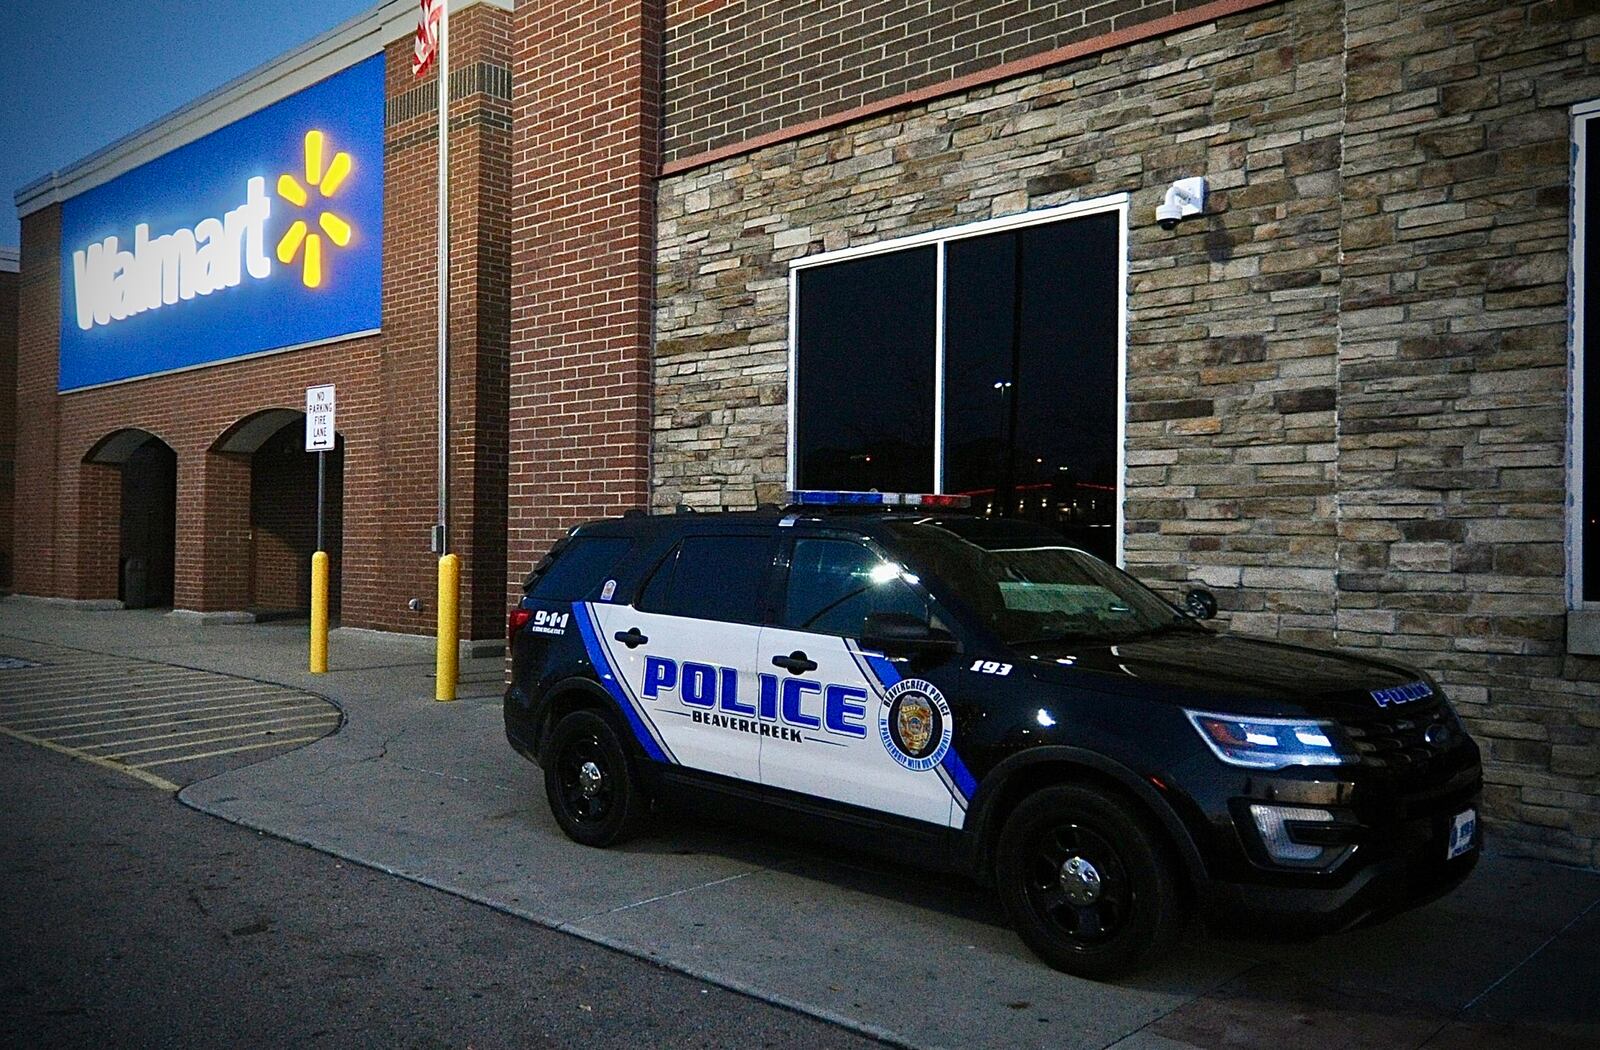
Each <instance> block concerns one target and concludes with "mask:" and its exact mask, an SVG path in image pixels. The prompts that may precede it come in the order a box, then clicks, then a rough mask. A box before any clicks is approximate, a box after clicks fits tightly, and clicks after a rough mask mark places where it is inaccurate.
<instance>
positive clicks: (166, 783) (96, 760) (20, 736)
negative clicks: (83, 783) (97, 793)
mask: <svg viewBox="0 0 1600 1050" xmlns="http://www.w3.org/2000/svg"><path fill="white" fill-rule="evenodd" d="M0 733H4V734H5V735H6V736H9V737H11V738H12V739H14V740H20V741H22V742H23V743H24V744H36V745H38V746H39V747H42V748H45V749H46V750H49V751H54V752H56V753H57V754H59V755H66V756H68V757H69V758H76V759H78V760H79V761H80V762H87V763H89V764H90V765H91V766H99V767H100V768H101V769H112V770H115V771H117V772H118V773H126V774H127V775H128V776H130V777H133V778H134V779H135V780H142V781H144V782H145V783H146V784H149V785H150V786H151V787H154V788H160V789H161V790H162V791H177V790H178V785H177V784H174V783H173V782H172V781H170V780H165V779H163V778H161V777H158V776H156V775H155V774H154V773H147V772H145V771H144V770H143V769H140V768H139V767H138V766H125V765H123V764H122V763H120V762H113V761H111V760H110V759H108V758H101V757H100V756H99V755H91V754H88V753H86V752H83V751H79V750H78V749H77V748H75V747H65V746H63V745H61V744H58V743H56V742H55V741H53V740H42V739H40V738H39V737H36V736H30V735H29V734H27V733H19V732H18V731H17V730H15V729H7V728H6V727H5V726H0ZM313 739H316V738H313ZM157 764H159V763H157Z"/></svg>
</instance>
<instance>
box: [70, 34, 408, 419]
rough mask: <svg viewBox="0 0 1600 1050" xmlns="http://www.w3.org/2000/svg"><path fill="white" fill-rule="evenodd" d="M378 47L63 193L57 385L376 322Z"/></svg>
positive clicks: (182, 364)
mask: <svg viewBox="0 0 1600 1050" xmlns="http://www.w3.org/2000/svg"><path fill="white" fill-rule="evenodd" d="M382 231H383V56H381V55H376V56H374V57H372V58H369V59H367V60H365V61H363V62H361V63H359V64H358V65H355V66H351V67H350V68H349V69H346V70H344V71H342V72H340V73H336V74H334V75H333V76H331V77H329V78H328V79H326V80H323V81H321V82H319V83H317V84H315V85H313V86H312V87H309V88H306V89H305V90H304V91H301V92H299V93H298V94H295V95H292V96H290V97H289V98H286V99H284V100H282V101H280V102H277V103H275V104H273V105H272V106H269V107H268V108H266V109H264V110H261V111H259V112H257V113H254V114H251V115H250V116H248V117H245V118H244V119H242V120H239V121H236V122H235V123H233V124H230V125H228V126H227V127H224V128H220V129H218V130H217V131H214V132H212V133H210V134H209V135H206V136H205V137H204V138H202V139H199V140H197V141H195V142H192V143H190V144H189V145H187V146H183V147H180V148H179V149H176V150H174V151H172V152H171V153H168V154H165V155H164V156H161V157H158V158H157V159H155V160H153V161H150V162H149V163H147V164H144V165H142V166H140V167H138V168H135V169H134V170H132V171H130V172H128V173H126V174H124V175H121V176H119V177H118V178H116V179H114V180H112V181H111V182H108V183H106V184H105V185H102V186H98V187H96V188H94V189H92V190H89V191H87V192H85V193H82V194H80V195H78V196H76V197H73V198H70V199H69V200H67V201H66V202H64V203H63V204H62V209H61V256H62V258H61V372H60V383H59V387H60V389H61V390H63V391H66V390H76V389H80V388H82V387H86V386H95V385H97V384H100V383H110V382H115V381H117V380H121V379H132V378H136V377H138V376H146V375H151V374H154V373H158V372H167V371H172V370H174V369H179V368H190V367H193V366H196V365H202V364H210V363H212V362H216V361H225V360H228V359H230V358H235V357H241V356H245V355H248V354H256V353H263V352H266V351H270V350H281V349H284V348H287V347H293V346H302V345H305V344H307V343H314V342H319V341H322V340H328V339H334V338H337V337H339V336H345V335H350V334H352V333H355V332H364V331H371V330H373V329H376V328H377V327H378V325H379V315H380V307H381V288H382V268H383V253H382Z"/></svg>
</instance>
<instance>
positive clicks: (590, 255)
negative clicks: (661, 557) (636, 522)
mask: <svg viewBox="0 0 1600 1050" xmlns="http://www.w3.org/2000/svg"><path fill="white" fill-rule="evenodd" d="M515 36H516V41H517V52H516V57H515V60H514V64H513V71H512V72H513V77H512V79H513V83H514V85H515V86H514V94H515V106H514V112H515V131H514V136H513V148H512V169H511V177H512V220H513V229H514V233H513V241H512V256H511V262H512V271H511V274H512V277H511V294H512V324H513V331H514V335H513V339H512V344H511V462H510V478H509V496H510V505H511V516H510V531H509V552H510V558H509V574H510V586H511V588H512V590H513V592H518V591H519V588H518V583H519V581H520V579H521V577H522V576H523V575H524V574H525V573H526V572H527V571H528V569H529V568H530V567H531V565H532V563H533V561H534V560H535V559H536V558H537V557H538V555H539V554H540V553H541V552H542V551H543V550H545V549H547V548H548V547H549V545H550V544H551V543H552V542H553V541H554V540H555V539H556V538H558V537H559V536H560V535H561V533H562V531H563V530H564V529H565V528H566V527H567V526H569V525H572V524H574V523H576V522H579V521H583V520H585V519H588V518H593V517H598V516H602V515H606V514H615V513H617V512H619V511H621V510H623V509H625V508H628V507H633V506H642V505H643V504H644V503H645V501H646V491H647V488H646V472H647V469H648V454H649V379H650V376H649V354H650V324H651V319H650V303H651V292H652V287H651V285H652V281H651V263H650V258H651V252H652V244H653V237H654V233H655V220H654V215H653V210H652V206H653V197H654V190H653V186H652V182H651V176H652V175H653V174H654V172H655V170H656V164H657V154H656V148H655V144H656V141H657V139H656V135H657V130H656V110H657V103H656V98H655V92H654V84H655V83H656V72H655V68H654V66H653V64H652V56H654V55H655V54H656V53H657V50H656V49H657V47H658V46H659V14H658V11H657V9H656V8H655V7H654V4H653V3H652V2H649V0H647V2H642V3H641V2H631V3H608V2H604V0H579V2H569V0H524V2H522V3H520V4H518V6H517V10H516V32H515Z"/></svg>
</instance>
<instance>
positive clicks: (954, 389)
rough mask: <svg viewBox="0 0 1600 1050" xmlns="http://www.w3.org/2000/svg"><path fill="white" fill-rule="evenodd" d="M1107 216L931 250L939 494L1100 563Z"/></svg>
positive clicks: (1109, 437) (1109, 411)
mask: <svg viewBox="0 0 1600 1050" xmlns="http://www.w3.org/2000/svg"><path fill="white" fill-rule="evenodd" d="M1118 225H1119V219H1118V216H1117V215H1116V214H1114V213H1103V214H1099V215H1092V216H1089V217H1087V218H1083V219H1072V220H1069V221H1066V222H1055V223H1048V224H1046V225H1042V226H1029V227H1025V228H1023V229H1021V230H1016V231H1012V232H1008V233H996V234H990V235H988V236H984V237H971V238H967V239H964V240H958V241H951V242H950V243H949V244H948V245H947V246H946V248H945V252H946V255H945V282H946V288H947V289H948V290H947V293H946V305H945V373H944V374H945V387H944V404H945V413H944V441H945V445H944V448H945V460H944V490H945V491H946V492H957V493H966V494H967V495H970V496H971V497H972V500H973V503H974V505H975V506H978V507H980V508H981V509H983V510H986V511H990V512H992V513H993V514H995V515H998V516H1002V517H1017V518H1027V519H1029V520H1032V521H1039V522H1043V523H1046V524H1049V525H1054V526H1056V527H1057V528H1059V529H1060V530H1061V531H1062V532H1063V533H1064V534H1065V535H1066V537H1067V539H1068V542H1069V543H1071V544H1072V545H1073V546H1076V547H1082V548H1084V549H1086V550H1089V551H1092V552H1094V553H1095V554H1098V555H1100V556H1101V557H1102V558H1106V559H1108V560H1109V559H1113V558H1115V556H1116V536H1115V527H1116V522H1117V511H1116V493H1117V442H1118V439H1119V437H1120V435H1119V434H1118V432H1117V407H1118V406H1117V321H1118V309H1117V303H1118V294H1119V288H1118V284H1119V281H1120V279H1121V273H1120V268H1119V267H1118V266H1117V244H1118V239H1119V237H1118V234H1119V230H1118Z"/></svg>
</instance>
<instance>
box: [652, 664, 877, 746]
mask: <svg viewBox="0 0 1600 1050" xmlns="http://www.w3.org/2000/svg"><path fill="white" fill-rule="evenodd" d="M756 682H757V688H756V691H755V695H754V696H746V697H741V696H740V695H739V672H738V670H737V669H736V668H732V667H718V666H716V665H713V664H707V663H696V662H695V661H692V660H685V661H683V663H682V664H680V663H679V662H678V661H676V660H669V659H667V658H665V657H660V656H650V657H646V658H645V664H644V697H645V699H647V700H660V699H661V698H662V697H663V695H664V694H672V693H676V694H677V697H678V701H679V703H681V704H683V705H684V706H685V707H688V708H690V709H691V713H692V716H693V718H694V720H695V721H696V722H698V723H702V724H705V725H713V726H719V727H721V728H724V729H733V730H737V731H739V732H743V733H754V734H756V735H758V736H770V737H774V738H776V739H779V740H789V741H793V742H795V743H800V742H802V741H804V740H805V739H807V738H806V736H805V731H807V730H810V731H812V732H826V733H831V734H833V735H835V736H841V737H847V738H851V739H862V738H864V737H865V736H866V735H867V725H866V722H867V691H866V690H865V689H862V688H859V687H857V686H853V685H840V684H837V683H834V684H827V683H823V682H816V681H812V680H811V679H808V678H796V677H785V678H779V676H777V675H774V674H759V675H757V676H756Z"/></svg>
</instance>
